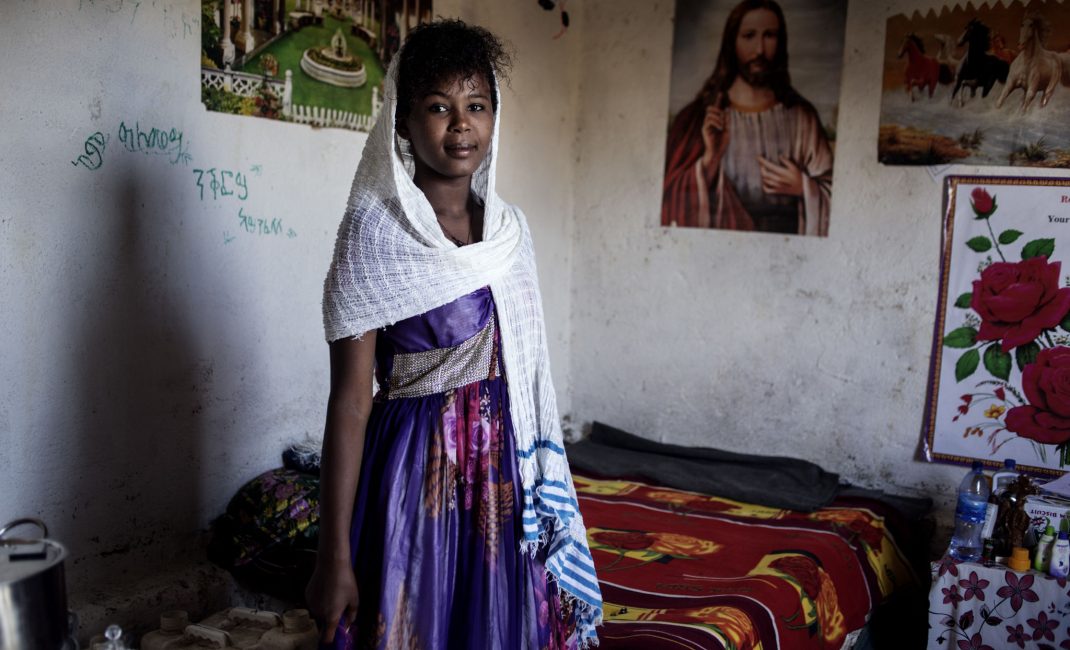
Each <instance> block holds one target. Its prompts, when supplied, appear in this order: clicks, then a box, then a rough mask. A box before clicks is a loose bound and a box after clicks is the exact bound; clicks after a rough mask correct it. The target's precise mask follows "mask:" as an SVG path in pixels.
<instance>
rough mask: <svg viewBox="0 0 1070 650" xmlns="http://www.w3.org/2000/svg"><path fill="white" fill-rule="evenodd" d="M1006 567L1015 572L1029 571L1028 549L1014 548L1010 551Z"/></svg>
mask: <svg viewBox="0 0 1070 650" xmlns="http://www.w3.org/2000/svg"><path fill="white" fill-rule="evenodd" d="M1007 566H1009V567H1010V568H1011V569H1013V570H1015V571H1028V570H1029V549H1027V548H1022V547H1021V546H1015V547H1014V549H1013V550H1011V559H1009V560H1007Z"/></svg>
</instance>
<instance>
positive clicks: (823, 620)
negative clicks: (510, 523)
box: [573, 475, 916, 650]
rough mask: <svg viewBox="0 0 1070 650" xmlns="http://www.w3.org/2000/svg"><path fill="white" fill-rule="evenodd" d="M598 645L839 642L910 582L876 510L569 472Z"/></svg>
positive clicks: (768, 648) (767, 647)
mask: <svg viewBox="0 0 1070 650" xmlns="http://www.w3.org/2000/svg"><path fill="white" fill-rule="evenodd" d="M573 478H574V481H575V484H576V493H577V496H578V497H579V504H580V510H581V511H582V512H583V518H584V522H585V523H586V525H587V538H588V541H589V542H590V547H591V553H592V554H593V555H594V560H595V565H596V568H597V569H598V579H599V583H600V584H601V587H602V597H603V600H604V602H605V609H604V620H605V625H604V626H603V627H602V628H600V629H599V637H600V638H601V640H602V648H609V649H612V648H644V649H646V648H649V649H651V650H654V649H657V648H673V649H674V650H679V649H680V648H726V649H739V650H743V649H759V648H760V649H762V650H772V649H774V648H791V649H793V650H794V649H800V650H801V649H804V648H840V647H841V646H842V645H843V642H844V639H845V638H846V636H847V633H848V632H850V631H852V630H855V629H858V628H860V627H862V626H863V625H864V624H865V622H866V618H867V615H868V613H869V611H870V610H871V608H872V607H873V606H874V605H876V604H878V603H880V602H881V601H882V600H883V599H884V597H886V596H887V595H889V594H890V593H891V592H892V591H893V590H895V589H896V588H897V587H899V586H903V585H906V584H911V583H913V582H914V581H915V580H916V578H915V577H914V575H913V573H912V571H911V570H910V568H909V565H908V563H907V561H906V560H905V559H904V557H903V555H902V553H901V552H900V551H899V549H898V548H897V547H896V544H895V542H894V541H893V540H892V538H891V536H890V535H889V533H888V532H887V529H886V526H885V519H884V518H883V517H881V516H879V515H878V514H877V512H878V510H877V509H875V508H867V507H862V506H860V505H858V504H857V503H854V502H852V503H851V504H850V505H837V504H833V507H829V508H822V509H820V510H817V511H815V512H812V513H802V512H794V511H790V510H779V509H776V508H767V507H763V506H756V505H752V504H745V503H740V502H738V501H730V500H728V499H721V498H717V497H712V496H708V495H704V494H699V493H695V492H684V491H681V490H674V489H670V488H664V487H658V486H652V485H647V484H644V483H638V482H634V481H620V480H596V479H592V478H589V477H585V476H580V475H574V477H573Z"/></svg>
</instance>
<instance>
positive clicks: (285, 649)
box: [168, 607, 319, 650]
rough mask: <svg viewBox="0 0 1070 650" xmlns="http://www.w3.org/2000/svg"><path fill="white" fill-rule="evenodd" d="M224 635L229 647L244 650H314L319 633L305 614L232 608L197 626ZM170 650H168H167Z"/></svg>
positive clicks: (296, 610)
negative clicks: (221, 632) (223, 633)
mask: <svg viewBox="0 0 1070 650" xmlns="http://www.w3.org/2000/svg"><path fill="white" fill-rule="evenodd" d="M200 624H201V625H202V626H205V627H210V628H214V629H218V630H220V631H223V632H225V633H226V634H227V637H228V639H229V641H230V643H231V645H232V646H233V647H235V648H243V649H244V650H316V649H317V648H318V643H319V630H318V629H317V628H316V623H315V621H313V620H312V617H311V616H309V613H308V610H304V609H291V610H288V611H286V612H284V613H283V615H282V616H279V615H278V614H277V613H275V612H270V611H265V610H257V609H249V608H247V607H231V608H230V609H226V610H223V611H222V612H217V613H215V614H213V615H211V616H209V617H208V618H206V619H204V620H203V621H201V623H200ZM168 650H170V649H168Z"/></svg>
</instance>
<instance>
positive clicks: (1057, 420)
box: [1005, 346, 1070, 445]
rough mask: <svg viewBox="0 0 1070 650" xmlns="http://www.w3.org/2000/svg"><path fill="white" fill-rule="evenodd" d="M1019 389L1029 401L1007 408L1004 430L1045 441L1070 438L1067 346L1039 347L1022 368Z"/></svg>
mask: <svg viewBox="0 0 1070 650" xmlns="http://www.w3.org/2000/svg"><path fill="white" fill-rule="evenodd" d="M1022 392H1024V393H1025V397H1026V399H1027V400H1029V404H1027V405H1025V406H1015V407H1014V408H1012V409H1011V410H1009V411H1007V417H1006V420H1005V424H1006V427H1007V430H1008V431H1013V432H1014V433H1016V434H1018V435H1019V436H1021V437H1023V438H1029V439H1030V440H1035V441H1037V442H1039V443H1041V444H1045V445H1059V444H1063V443H1065V442H1067V441H1070V348H1067V347H1061V346H1060V347H1056V348H1047V349H1044V350H1041V351H1040V353H1039V354H1038V355H1037V359H1036V361H1034V362H1033V363H1031V364H1029V365H1028V366H1026V367H1025V370H1024V371H1022Z"/></svg>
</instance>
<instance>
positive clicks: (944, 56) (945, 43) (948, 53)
mask: <svg viewBox="0 0 1070 650" xmlns="http://www.w3.org/2000/svg"><path fill="white" fill-rule="evenodd" d="M933 38H935V39H936V42H937V43H939V44H940V51H939V52H937V53H936V57H935V58H936V60H937V61H939V62H940V63H943V64H944V65H946V66H949V67H950V68H951V69H952V70H954V69H955V68H956V67H957V66H958V64H959V61H960V60H962V57H961V56H955V39H954V38H952V37H951V36H948V35H947V34H939V33H937V34H933Z"/></svg>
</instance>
